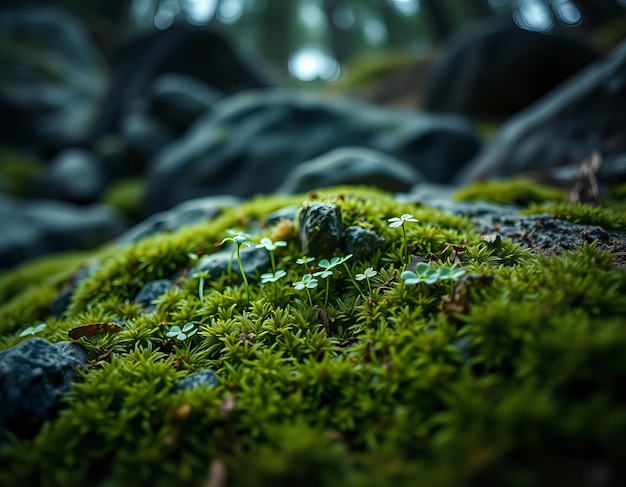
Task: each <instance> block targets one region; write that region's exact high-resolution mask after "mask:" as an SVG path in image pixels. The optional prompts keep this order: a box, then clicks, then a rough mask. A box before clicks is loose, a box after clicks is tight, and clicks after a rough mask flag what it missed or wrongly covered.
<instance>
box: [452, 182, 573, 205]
mask: <svg viewBox="0 0 626 487" xmlns="http://www.w3.org/2000/svg"><path fill="white" fill-rule="evenodd" d="M455 198H456V199H457V200H459V201H491V202H493V203H501V204H507V203H515V204H518V205H521V206H527V205H528V204H530V203H543V202H547V201H566V200H567V192H566V191H565V190H563V189H561V188H556V187H551V186H542V185H539V184H536V183H533V182H531V181H528V180H526V179H519V178H518V179H510V180H506V181H480V182H476V183H473V184H471V185H469V186H467V187H464V188H461V189H459V190H458V191H457V192H456V194H455Z"/></svg>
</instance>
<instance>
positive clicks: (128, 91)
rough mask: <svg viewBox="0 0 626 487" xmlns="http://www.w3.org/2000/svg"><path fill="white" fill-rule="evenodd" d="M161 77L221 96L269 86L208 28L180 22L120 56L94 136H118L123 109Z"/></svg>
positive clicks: (134, 43)
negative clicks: (178, 77)
mask: <svg viewBox="0 0 626 487" xmlns="http://www.w3.org/2000/svg"><path fill="white" fill-rule="evenodd" d="M163 74H178V75H185V76H187V77H189V78H192V79H195V80H196V81H199V82H202V83H205V84H206V85H208V86H210V87H212V88H214V89H215V90H217V91H219V92H223V93H234V92H237V91H240V90H246V89H250V88H260V87H264V86H269V85H270V84H272V83H271V82H270V81H269V79H268V78H269V77H268V76H267V75H266V74H265V73H263V72H262V69H261V68H260V66H259V64H258V63H257V62H253V61H252V59H248V58H247V57H245V56H244V55H243V54H242V53H241V52H239V51H237V50H236V49H235V48H234V47H233V46H232V45H231V44H230V43H229V42H228V41H227V40H226V38H225V37H224V36H222V35H221V34H219V33H218V32H216V31H214V30H212V28H210V27H206V26H203V27H196V26H192V25H189V24H185V23H180V24H176V25H173V26H172V27H170V28H169V29H166V30H154V31H150V32H148V33H142V34H141V35H140V36H138V37H137V38H135V39H133V40H132V41H131V42H129V43H128V44H127V45H126V46H124V48H123V49H122V50H121V51H120V53H119V56H118V58H117V60H116V62H115V65H114V69H113V75H112V79H111V83H110V85H109V89H108V92H107V94H106V95H105V97H104V100H103V102H102V105H101V111H100V114H99V116H98V120H97V122H96V126H95V129H94V134H93V135H94V137H97V136H100V135H103V134H108V133H117V132H119V130H120V123H121V121H122V119H123V114H124V113H125V111H126V109H127V108H128V107H129V106H130V105H131V104H132V103H133V102H134V101H135V100H137V99H138V98H139V97H140V96H142V95H144V94H146V93H148V91H149V90H150V85H151V83H152V82H153V81H155V80H156V79H157V78H158V77H159V76H161V75H163ZM194 196H200V195H198V194H196V195H194ZM170 206H171V205H170ZM160 209H164V208H160Z"/></svg>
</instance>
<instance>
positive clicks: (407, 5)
mask: <svg viewBox="0 0 626 487" xmlns="http://www.w3.org/2000/svg"><path fill="white" fill-rule="evenodd" d="M387 2H389V5H391V7H392V8H393V9H394V10H395V11H396V12H397V13H398V14H400V15H404V16H405V17H410V16H411V15H416V14H417V12H419V11H420V0H387Z"/></svg>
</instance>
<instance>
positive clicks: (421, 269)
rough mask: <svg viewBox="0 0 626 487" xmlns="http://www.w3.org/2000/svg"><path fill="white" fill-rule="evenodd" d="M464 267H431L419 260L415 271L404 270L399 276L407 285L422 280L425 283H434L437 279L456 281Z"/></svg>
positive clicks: (462, 273)
mask: <svg viewBox="0 0 626 487" xmlns="http://www.w3.org/2000/svg"><path fill="white" fill-rule="evenodd" d="M465 272H466V271H465V269H461V268H459V267H456V265H453V266H452V267H449V268H446V267H441V268H439V269H433V268H431V267H430V265H429V264H427V263H426V262H420V263H419V264H417V265H416V266H415V272H413V271H404V272H403V273H402V274H401V275H400V277H401V278H402V279H404V282H405V283H406V284H409V285H414V284H419V283H420V282H424V283H426V284H434V283H435V282H437V281H445V280H451V281H455V282H456V281H458V280H459V279H460V278H461V276H463V275H464V274H465Z"/></svg>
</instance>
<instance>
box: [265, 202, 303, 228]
mask: <svg viewBox="0 0 626 487" xmlns="http://www.w3.org/2000/svg"><path fill="white" fill-rule="evenodd" d="M299 209H300V207H299V206H291V205H290V206H285V207H283V208H279V209H278V210H276V211H273V212H271V213H270V214H269V215H267V216H266V217H265V218H264V219H263V225H264V226H266V227H271V226H273V225H276V224H277V223H278V222H280V221H281V220H288V221H291V222H293V221H294V219H295V217H296V213H297V212H298V210H299Z"/></svg>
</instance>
